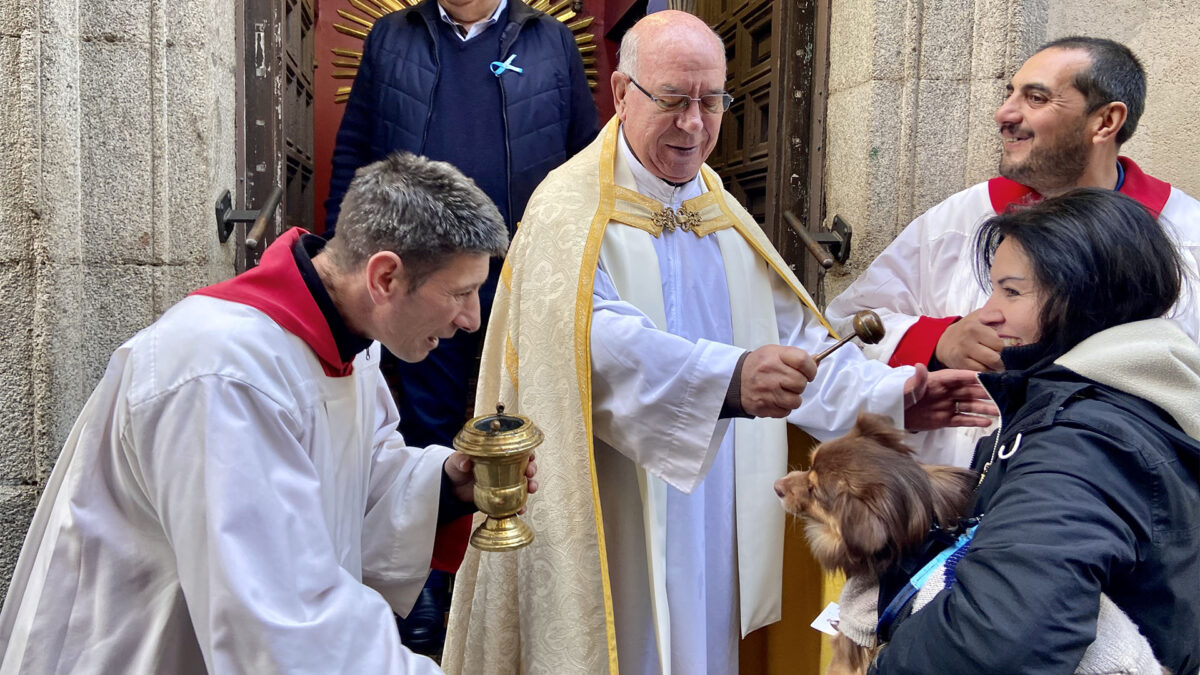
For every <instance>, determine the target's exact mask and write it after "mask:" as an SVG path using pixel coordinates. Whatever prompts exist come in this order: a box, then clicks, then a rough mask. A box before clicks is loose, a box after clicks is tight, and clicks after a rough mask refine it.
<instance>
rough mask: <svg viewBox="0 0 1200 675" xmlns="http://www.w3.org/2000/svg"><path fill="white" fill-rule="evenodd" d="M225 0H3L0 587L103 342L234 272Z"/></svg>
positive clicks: (228, 5) (108, 346)
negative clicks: (223, 217)
mask: <svg viewBox="0 0 1200 675" xmlns="http://www.w3.org/2000/svg"><path fill="white" fill-rule="evenodd" d="M234 27H235V23H234V1H233V0H183V1H175V2H172V1H169V0H131V1H129V2H110V1H108V0H5V2H3V3H0V62H2V63H3V64H4V65H3V69H2V70H0V315H2V316H3V320H4V330H3V331H2V332H0V359H2V362H0V595H2V594H3V593H4V592H5V591H6V590H7V587H8V580H9V578H10V576H11V572H12V565H13V564H14V563H15V561H16V557H17V552H18V551H19V549H20V546H21V542H22V540H23V538H24V534H25V531H26V528H27V526H28V522H29V519H30V517H31V516H32V513H33V508H34V505H35V504H36V500H37V496H38V494H39V493H40V491H41V487H42V486H43V485H44V484H45V481H46V479H47V477H48V476H49V473H50V470H51V469H52V468H53V465H54V461H55V458H56V457H57V456H58V452H59V449H60V448H61V446H62V443H63V441H64V439H65V438H66V436H67V433H68V432H69V430H70V428H71V425H72V423H73V422H74V420H75V417H76V416H77V415H78V413H79V411H80V409H81V408H82V407H83V404H84V402H85V401H86V398H87V396H88V394H89V393H90V392H91V390H92V388H93V386H94V385H95V384H96V382H97V381H98V380H99V378H100V376H101V375H102V374H103V372H104V367H105V363H106V362H107V360H108V355H109V354H110V353H111V352H112V350H113V349H115V348H116V347H117V346H118V345H120V344H121V343H122V342H123V341H124V340H125V339H127V338H128V337H129V336H131V335H132V334H133V333H134V332H136V331H137V330H138V329H140V328H142V327H143V326H145V325H147V324H149V323H150V322H151V321H153V320H154V319H155V318H156V317H157V316H158V315H159V314H160V313H162V311H163V310H165V309H166V308H167V307H169V306H170V305H171V304H172V303H174V302H175V301H177V300H178V299H180V298H181V297H183V295H184V294H185V293H186V292H187V291H189V290H190V289H193V288H195V287H198V286H201V285H204V284H207V283H211V282H212V281H216V280H218V279H221V278H224V277H227V276H230V275H231V274H232V271H233V266H232V257H231V255H232V247H231V245H228V244H227V245H225V246H221V245H220V244H218V242H217V237H216V225H215V221H214V218H213V202H214V201H215V199H216V196H217V194H218V193H219V192H220V190H222V189H225V188H233V187H234V186H235V182H234V180H235V176H234V112H235V103H236V102H235V98H234V69H235V65H236V63H237V60H238V59H237V55H236V52H235V45H234Z"/></svg>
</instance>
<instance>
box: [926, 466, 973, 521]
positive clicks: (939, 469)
mask: <svg viewBox="0 0 1200 675" xmlns="http://www.w3.org/2000/svg"><path fill="white" fill-rule="evenodd" d="M922 468H923V469H925V473H926V474H928V475H929V482H930V484H931V485H932V487H933V494H932V497H933V512H934V513H935V514H936V515H937V519H938V522H939V523H940V524H941V525H943V526H946V525H949V524H951V523H954V522H956V521H957V520H958V519H959V518H962V517H964V516H966V515H967V513H966V510H967V503H968V502H970V501H971V494H972V493H973V492H974V491H975V483H976V481H977V480H978V479H979V474H977V473H975V472H974V471H971V470H970V469H960V468H958V467H956V466H934V465H922Z"/></svg>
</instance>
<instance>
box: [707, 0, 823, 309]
mask: <svg viewBox="0 0 1200 675" xmlns="http://www.w3.org/2000/svg"><path fill="white" fill-rule="evenodd" d="M819 2H820V0H817V1H807V0H750V1H748V2H747V1H746V0H699V2H698V3H697V11H696V14H697V15H698V16H699V17H700V18H702V19H704V20H705V21H706V22H707V23H708V24H709V25H711V26H713V28H714V29H715V30H716V31H717V33H719V34H720V35H721V38H722V39H723V40H724V41H725V48H726V56H727V58H728V60H729V82H728V85H727V89H728V90H729V91H730V92H731V93H732V94H733V95H734V96H735V100H734V102H733V105H732V106H730V108H729V112H728V113H726V115H725V119H724V120H723V121H722V127H721V136H720V140H719V142H718V144H717V147H716V149H715V150H714V151H713V154H712V156H710V157H709V161H708V163H709V165H711V166H712V167H713V169H715V170H716V171H717V173H718V174H720V175H721V176H722V178H724V179H725V184H726V187H728V188H729V190H730V192H732V193H733V194H734V195H735V196H737V198H738V199H739V200H741V202H742V203H743V204H744V205H745V206H746V208H747V209H748V210H749V211H750V213H751V214H752V215H753V216H754V217H755V218H756V219H757V220H758V222H759V223H761V224H762V226H763V229H764V230H766V233H767V236H768V237H770V239H771V241H772V242H773V243H774V244H775V247H776V248H778V249H779V252H780V253H781V254H783V258H784V260H786V261H788V263H790V264H791V265H792V266H793V269H794V270H795V271H796V273H797V275H798V276H799V277H800V279H801V281H803V282H804V284H805V286H806V287H808V290H809V292H810V293H812V295H813V298H814V299H816V300H817V302H818V303H820V302H821V298H820V297H818V290H819V285H820V284H819V281H820V276H819V275H820V272H819V270H820V267H819V266H818V265H816V264H815V261H814V259H813V258H812V257H811V256H809V254H808V253H807V252H806V250H805V248H804V245H803V244H802V243H801V242H800V238H799V237H798V236H797V235H796V233H795V232H794V231H793V230H792V229H791V228H790V227H789V225H788V224H787V222H786V221H785V220H784V217H783V213H784V211H785V210H788V209H790V210H792V212H793V213H794V214H795V215H796V216H797V217H798V220H799V221H800V222H802V223H806V224H808V226H809V227H810V228H813V229H815V226H817V225H819V224H820V220H821V206H822V204H821V194H822V187H821V184H820V181H821V178H822V175H823V170H822V164H823V162H824V154H823V152H822V150H821V139H822V138H823V136H824V132H823V127H822V125H821V124H819V122H820V121H821V120H820V119H817V120H815V121H816V122H818V124H816V125H814V119H813V114H814V111H815V112H816V113H817V114H818V116H823V115H824V109H825V103H824V88H825V82H824V68H823V67H822V66H823V58H814V54H824V52H823V51H822V48H823V46H824V36H823V35H818V33H819V31H817V29H816V26H817V18H818V17H817V14H818V9H819V8H818V4H819ZM818 38H820V39H818ZM818 43H820V44H818ZM814 83H816V85H817V86H814ZM814 139H815V142H814Z"/></svg>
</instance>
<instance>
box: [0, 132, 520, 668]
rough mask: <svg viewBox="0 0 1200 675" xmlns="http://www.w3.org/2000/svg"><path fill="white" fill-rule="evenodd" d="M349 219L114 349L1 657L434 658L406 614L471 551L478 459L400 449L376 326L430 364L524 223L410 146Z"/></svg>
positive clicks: (355, 202)
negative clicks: (416, 642) (440, 568)
mask: <svg viewBox="0 0 1200 675" xmlns="http://www.w3.org/2000/svg"><path fill="white" fill-rule="evenodd" d="M338 231H339V236H338V238H337V239H336V240H334V241H333V242H332V243H329V244H326V243H325V241H324V240H322V239H320V238H318V237H314V236H312V235H306V234H303V233H302V231H300V230H298V229H294V230H291V231H290V232H288V233H286V234H285V235H283V236H282V237H280V238H279V239H278V240H277V241H276V242H275V243H274V244H273V245H272V246H271V247H270V248H268V249H267V251H266V252H265V254H264V255H263V261H262V265H261V266H260V267H258V268H256V269H255V270H252V271H250V272H247V273H246V274H243V275H242V276H240V277H237V278H235V279H231V280H229V281H226V282H223V283H220V284H217V285H215V286H209V287H207V288H204V289H201V290H199V291H197V292H196V293H194V294H193V295H192V296H191V297H188V298H187V299H185V300H183V301H182V302H180V303H178V304H177V305H175V306H174V307H172V308H171V309H170V310H168V311H167V312H166V313H165V314H164V315H163V316H162V318H160V319H159V320H158V321H156V322H155V323H154V324H152V325H151V326H149V327H148V328H146V329H145V330H143V331H141V332H139V333H138V334H137V335H136V336H134V337H133V338H132V339H130V340H129V341H128V342H127V343H125V344H124V345H123V346H122V347H121V348H119V349H118V350H117V351H116V353H115V354H114V355H113V356H112V359H111V360H110V362H109V366H108V371H107V373H106V374H105V377H104V379H103V380H102V381H101V383H100V385H99V386H98V387H97V388H96V390H95V392H94V393H93V394H92V396H91V398H90V399H89V401H88V403H87V405H86V406H85V408H84V410H83V412H82V414H81V415H80V417H79V420H78V421H77V422H76V424H75V428H74V429H73V430H72V432H71V435H70V437H69V438H68V440H67V443H66V445H65V446H64V448H63V450H62V454H61V456H60V458H59V461H58V464H57V466H56V467H55V469H54V473H53V475H52V476H51V479H50V482H49V484H48V485H47V488H46V492H45V494H44V495H43V497H42V501H41V504H40V505H39V507H38V510H37V513H36V515H35V517H34V522H33V525H32V527H31V529H30V533H29V535H28V538H27V539H26V542H25V548H24V550H23V551H22V554H21V558H20V560H19V561H18V563H17V568H16V571H15V573H14V576H13V580H12V586H11V588H10V591H9V596H8V599H7V601H6V603H5V606H4V609H3V612H2V613H0V656H2V657H3V663H2V665H0V670H3V671H4V672H10V671H11V672H18V671H19V672H38V673H41V672H115V671H122V672H169V673H189V672H205V671H206V670H207V671H213V672H299V671H305V672H322V673H337V672H345V673H390V672H406V673H407V672H436V671H437V668H436V666H435V665H434V664H433V662H432V661H429V660H428V659H425V658H424V657H419V656H416V655H414V654H412V653H411V652H409V651H408V650H407V649H405V648H404V647H403V646H401V644H400V640H399V638H398V636H397V633H396V629H395V624H394V620H393V617H392V611H393V610H395V611H398V612H400V613H405V612H407V610H408V608H409V607H411V605H412V603H413V601H414V600H415V598H416V596H417V593H418V592H419V591H420V589H421V587H422V585H423V583H424V581H425V577H426V576H427V575H428V573H429V569H430V566H431V564H439V563H440V564H442V565H449V566H456V565H457V564H458V560H459V559H461V556H462V553H463V550H464V549H465V546H466V537H465V534H466V529H465V526H467V525H469V520H466V519H463V518H461V516H464V515H466V514H468V513H470V512H471V511H472V510H473V506H471V505H470V499H471V497H470V494H471V488H472V485H471V478H470V473H469V469H470V462H469V461H468V460H467V458H466V457H465V456H463V455H461V454H458V453H452V452H451V451H450V450H449V449H447V448H439V447H429V448H411V447H406V446H405V443H404V440H403V439H402V438H401V437H400V435H399V433H398V432H397V431H396V422H397V413H396V408H395V406H394V405H393V403H392V398H391V396H390V395H389V393H388V390H387V387H386V386H385V384H384V382H383V379H382V378H381V377H380V375H379V366H378V362H379V344H377V343H376V342H375V341H376V340H377V341H378V342H380V343H383V344H384V345H386V346H387V347H388V348H389V349H390V350H391V351H392V352H393V353H395V354H397V355H399V356H400V357H401V358H404V359H408V360H414V361H416V360H420V359H422V358H424V357H425V355H426V354H428V352H429V350H431V349H433V347H434V346H435V345H436V344H437V341H438V340H439V339H441V338H445V337H449V336H450V335H453V334H454V333H455V332H456V331H458V330H467V331H470V330H475V329H476V328H477V327H478V326H479V321H480V317H479V299H478V296H477V291H478V288H479V286H480V284H482V283H483V281H484V279H485V278H486V276H487V271H488V260H489V258H490V257H492V256H496V255H500V254H502V253H503V252H504V250H505V248H506V246H507V231H506V229H505V226H504V222H503V221H502V220H501V218H500V215H499V213H497V211H496V208H495V207H494V206H493V205H492V203H491V202H490V200H488V198H487V197H486V196H485V195H484V194H483V192H482V191H480V190H479V189H478V188H477V187H476V186H475V185H474V184H473V183H471V182H470V181H469V180H467V179H466V178H464V177H463V176H462V175H461V174H460V173H459V172H458V171H457V170H456V169H454V168H452V167H451V166H450V165H448V164H444V163H441V162H430V161H428V160H425V159H422V158H417V157H414V156H412V155H392V156H390V157H388V158H387V159H385V160H383V161H380V162H377V163H375V164H371V165H368V166H366V167H364V168H363V169H361V170H360V171H359V172H358V175H357V177H356V178H355V180H354V182H353V183H352V184H351V187H350V189H349V191H348V193H347V196H346V202H345V206H344V208H343V210H342V216H341V226H340V227H339V229H338ZM535 472H536V468H533V469H531V470H530V471H529V472H528V474H529V476H530V477H532V476H533V474H534V473H535ZM534 487H536V486H535V485H534V484H533V483H531V491H532V489H533V488H534ZM452 524H453V525H452ZM443 526H445V527H443Z"/></svg>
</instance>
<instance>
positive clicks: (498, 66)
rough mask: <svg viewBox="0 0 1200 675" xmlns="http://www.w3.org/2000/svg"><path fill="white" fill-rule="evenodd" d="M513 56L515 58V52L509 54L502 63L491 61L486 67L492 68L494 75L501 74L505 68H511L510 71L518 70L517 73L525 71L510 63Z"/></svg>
mask: <svg viewBox="0 0 1200 675" xmlns="http://www.w3.org/2000/svg"><path fill="white" fill-rule="evenodd" d="M515 58H517V55H516V54H509V55H508V58H507V59H505V60H504V62H503V63H501V62H500V61H492V65H490V66H488V67H489V68H491V69H492V74H493V75H495V76H496V77H500V76H501V75H503V74H504V71H506V70H511V71H514V72H518V73H523V72H525V69H524V68H520V67H517V66H514V65H513V64H512V62H513V59H515Z"/></svg>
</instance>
